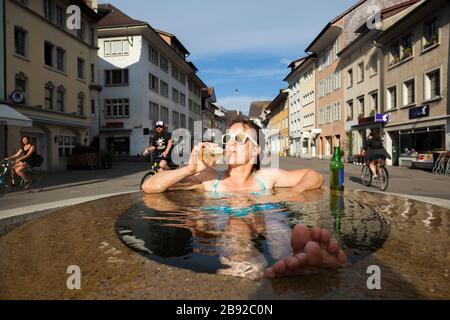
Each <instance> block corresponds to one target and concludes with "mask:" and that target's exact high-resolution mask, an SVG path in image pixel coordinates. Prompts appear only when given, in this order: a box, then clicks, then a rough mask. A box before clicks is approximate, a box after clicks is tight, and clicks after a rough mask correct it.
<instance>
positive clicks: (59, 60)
mask: <svg viewBox="0 0 450 320" xmlns="http://www.w3.org/2000/svg"><path fill="white" fill-rule="evenodd" d="M65 61H66V51H65V50H64V49H62V48H56V69H58V70H59V71H62V72H64V71H65V70H66V62H65Z"/></svg>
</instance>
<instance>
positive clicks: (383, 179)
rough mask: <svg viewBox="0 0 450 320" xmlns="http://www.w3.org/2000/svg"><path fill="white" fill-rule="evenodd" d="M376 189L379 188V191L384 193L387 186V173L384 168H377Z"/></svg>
mask: <svg viewBox="0 0 450 320" xmlns="http://www.w3.org/2000/svg"><path fill="white" fill-rule="evenodd" d="M377 183H378V188H380V190H381V191H386V189H387V187H388V185H389V172H388V171H387V169H386V168H385V167H379V168H378V179H377Z"/></svg>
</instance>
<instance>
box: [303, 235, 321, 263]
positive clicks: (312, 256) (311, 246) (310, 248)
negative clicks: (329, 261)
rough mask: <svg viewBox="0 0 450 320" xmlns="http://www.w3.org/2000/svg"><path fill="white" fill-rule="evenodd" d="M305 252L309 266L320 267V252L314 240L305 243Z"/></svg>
mask: <svg viewBox="0 0 450 320" xmlns="http://www.w3.org/2000/svg"><path fill="white" fill-rule="evenodd" d="M305 254H306V257H307V262H308V265H309V266H312V267H320V266H321V265H322V252H321V250H320V246H319V244H317V243H316V242H313V241H310V242H308V243H307V244H306V246H305Z"/></svg>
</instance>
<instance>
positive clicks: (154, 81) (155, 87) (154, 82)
mask: <svg viewBox="0 0 450 320" xmlns="http://www.w3.org/2000/svg"><path fill="white" fill-rule="evenodd" d="M158 82H159V79H158V78H157V77H155V76H154V75H152V74H150V75H149V88H150V90H152V91H154V92H156V93H159V84H158Z"/></svg>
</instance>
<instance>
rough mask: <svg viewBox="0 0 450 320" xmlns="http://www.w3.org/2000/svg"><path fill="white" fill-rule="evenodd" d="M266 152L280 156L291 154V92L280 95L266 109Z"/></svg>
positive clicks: (283, 92)
mask: <svg viewBox="0 0 450 320" xmlns="http://www.w3.org/2000/svg"><path fill="white" fill-rule="evenodd" d="M266 110H267V111H268V112H269V113H268V115H267V117H266V120H265V125H266V150H269V151H270V152H271V153H277V154H279V155H280V156H286V155H288V154H289V91H288V90H280V93H279V94H278V95H277V96H276V97H275V99H273V101H272V102H271V103H270V104H269V105H268V106H267V107H266Z"/></svg>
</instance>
